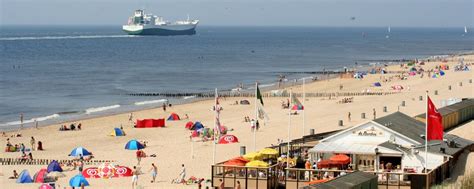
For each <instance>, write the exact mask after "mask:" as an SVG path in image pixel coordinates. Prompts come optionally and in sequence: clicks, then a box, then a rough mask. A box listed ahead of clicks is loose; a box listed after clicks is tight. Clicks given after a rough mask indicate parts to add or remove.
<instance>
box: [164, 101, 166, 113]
mask: <svg viewBox="0 0 474 189" xmlns="http://www.w3.org/2000/svg"><path fill="white" fill-rule="evenodd" d="M163 111H164V112H166V104H165V103H163Z"/></svg>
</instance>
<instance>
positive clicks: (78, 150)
mask: <svg viewBox="0 0 474 189" xmlns="http://www.w3.org/2000/svg"><path fill="white" fill-rule="evenodd" d="M80 155H82V156H89V155H92V154H91V153H90V152H89V151H87V150H86V149H85V148H83V147H77V148H74V149H73V150H72V151H71V153H70V154H69V156H75V157H77V156H80Z"/></svg>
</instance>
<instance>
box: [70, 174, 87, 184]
mask: <svg viewBox="0 0 474 189" xmlns="http://www.w3.org/2000/svg"><path fill="white" fill-rule="evenodd" d="M82 185H84V186H89V182H87V180H86V178H84V177H83V176H82V175H80V174H79V175H76V176H74V177H72V178H71V180H69V186H72V187H81V186H82Z"/></svg>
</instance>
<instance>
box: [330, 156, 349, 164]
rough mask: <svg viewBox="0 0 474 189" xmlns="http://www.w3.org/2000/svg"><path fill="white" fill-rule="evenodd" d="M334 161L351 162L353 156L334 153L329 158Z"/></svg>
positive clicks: (340, 162)
mask: <svg viewBox="0 0 474 189" xmlns="http://www.w3.org/2000/svg"><path fill="white" fill-rule="evenodd" d="M329 160H331V161H332V162H334V163H339V164H348V163H350V162H351V158H350V157H349V156H347V155H345V154H337V155H333V156H331V157H330V158H329Z"/></svg>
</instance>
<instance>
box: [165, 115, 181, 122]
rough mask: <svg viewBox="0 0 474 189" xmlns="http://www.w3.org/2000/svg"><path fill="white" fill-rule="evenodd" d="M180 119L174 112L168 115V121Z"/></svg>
mask: <svg viewBox="0 0 474 189" xmlns="http://www.w3.org/2000/svg"><path fill="white" fill-rule="evenodd" d="M176 120H180V118H179V115H178V114H176V113H171V115H170V116H169V117H168V121H176Z"/></svg>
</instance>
